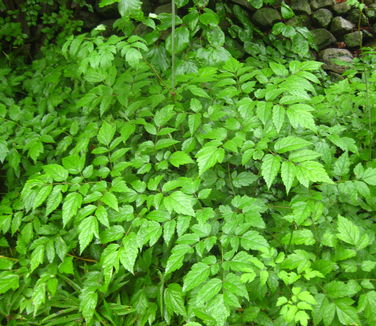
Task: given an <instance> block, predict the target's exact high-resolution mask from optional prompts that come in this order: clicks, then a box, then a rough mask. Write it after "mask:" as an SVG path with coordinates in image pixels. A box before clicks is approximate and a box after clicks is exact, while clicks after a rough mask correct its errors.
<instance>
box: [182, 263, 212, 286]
mask: <svg viewBox="0 0 376 326" xmlns="http://www.w3.org/2000/svg"><path fill="white" fill-rule="evenodd" d="M209 275H210V267H209V266H208V265H206V264H204V263H201V262H200V263H196V264H194V265H193V266H192V268H191V270H190V271H189V272H188V273H187V274H186V275H185V277H184V285H183V291H184V292H187V291H190V290H192V289H194V288H196V287H197V286H199V285H200V284H201V283H203V282H205V281H206V280H207V279H208V277H209Z"/></svg>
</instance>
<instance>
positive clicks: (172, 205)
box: [163, 191, 195, 216]
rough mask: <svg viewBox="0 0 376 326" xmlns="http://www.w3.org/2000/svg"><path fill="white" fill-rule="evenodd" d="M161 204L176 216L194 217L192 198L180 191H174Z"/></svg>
mask: <svg viewBox="0 0 376 326" xmlns="http://www.w3.org/2000/svg"><path fill="white" fill-rule="evenodd" d="M163 204H164V205H165V207H166V208H167V210H168V211H170V212H171V211H174V212H176V213H178V214H183V215H189V216H195V212H194V210H193V198H192V196H189V195H186V194H184V193H183V192H181V191H174V192H173V193H172V194H171V195H170V196H168V197H165V198H164V199H163Z"/></svg>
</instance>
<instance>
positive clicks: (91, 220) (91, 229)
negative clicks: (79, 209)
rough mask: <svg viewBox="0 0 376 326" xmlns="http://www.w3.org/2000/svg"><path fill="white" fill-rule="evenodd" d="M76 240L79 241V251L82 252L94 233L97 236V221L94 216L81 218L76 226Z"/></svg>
mask: <svg viewBox="0 0 376 326" xmlns="http://www.w3.org/2000/svg"><path fill="white" fill-rule="evenodd" d="M78 231H79V235H78V241H79V243H80V252H81V253H82V252H83V251H84V249H85V248H86V247H87V246H88V245H89V243H90V242H91V241H92V240H93V237H94V235H95V236H96V237H97V238H98V237H99V234H98V233H99V232H98V221H97V219H96V218H95V216H89V217H86V218H85V219H83V220H82V221H81V223H80V225H79V226H78Z"/></svg>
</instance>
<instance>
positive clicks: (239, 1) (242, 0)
mask: <svg viewBox="0 0 376 326" xmlns="http://www.w3.org/2000/svg"><path fill="white" fill-rule="evenodd" d="M231 1H232V2H234V3H236V4H238V5H241V6H242V7H245V8H247V9H249V10H254V9H255V8H253V7H252V6H251V4H250V3H249V2H248V1H247V0H231Z"/></svg>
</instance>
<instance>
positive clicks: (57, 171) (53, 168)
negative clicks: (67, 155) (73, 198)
mask: <svg viewBox="0 0 376 326" xmlns="http://www.w3.org/2000/svg"><path fill="white" fill-rule="evenodd" d="M43 170H44V171H45V172H46V173H47V174H48V175H49V176H50V177H51V178H52V179H54V180H55V181H57V182H62V181H65V180H66V179H67V178H68V171H67V170H66V169H65V168H64V167H62V166H61V165H59V164H49V165H45V166H44V167H43Z"/></svg>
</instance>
